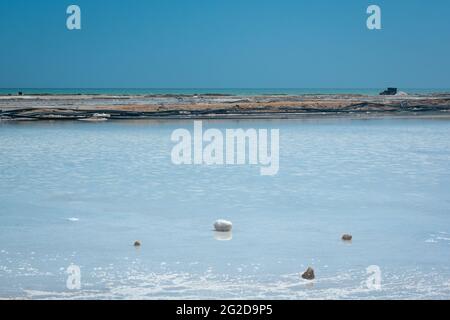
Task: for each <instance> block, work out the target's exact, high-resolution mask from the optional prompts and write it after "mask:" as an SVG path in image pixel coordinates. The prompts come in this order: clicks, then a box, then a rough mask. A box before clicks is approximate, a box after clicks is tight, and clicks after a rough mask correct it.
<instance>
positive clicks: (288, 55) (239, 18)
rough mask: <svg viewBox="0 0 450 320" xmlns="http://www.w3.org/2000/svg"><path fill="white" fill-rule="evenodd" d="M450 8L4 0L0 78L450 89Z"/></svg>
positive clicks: (411, 0)
mask: <svg viewBox="0 0 450 320" xmlns="http://www.w3.org/2000/svg"><path fill="white" fill-rule="evenodd" d="M70 4H77V5H79V6H80V7H81V10H82V30H81V31H68V30H67V29H66V18H67V15H66V8H67V6H68V5H70ZM370 4H378V5H380V6H381V8H382V23H383V30H381V31H369V30H368V29H367V28H366V18H367V15H366V9H367V6H368V5H370ZM449 17H450V1H448V0H433V1H425V0H395V1H393V0H390V1H378V0H373V1H364V0H345V1H338V0H314V1H313V0H309V1H302V0H277V1H276V0H258V1H253V0H190V1H188V0H128V1H124V0H73V1H65V0H39V1H38V0H33V1H30V0H14V1H13V0H0V40H1V44H0V87H3V88H5V87H28V88H45V87H61V88H70V87H72V88H89V87H93V88H98V87H103V88H108V87H129V88H131V87H135V88H158V87H159V88H168V87H178V88H187V87H203V88H204V87H211V88H222V87H232V88H238V87H242V88H259V87H261V88H273V87H275V88H283V87H284V88H305V87H306V88H327V87H332V88H336V87H341V88H349V87H358V88H364V87H384V86H388V85H396V86H398V87H403V88H450V19H449Z"/></svg>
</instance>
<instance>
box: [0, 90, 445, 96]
mask: <svg viewBox="0 0 450 320" xmlns="http://www.w3.org/2000/svg"><path fill="white" fill-rule="evenodd" d="M384 89H385V88H0V95H7V94H17V92H19V91H20V92H23V93H24V94H111V95H145V94H215V93H217V94H227V95H243V96H244V95H273V94H280V95H303V94H364V95H377V94H379V93H380V92H381V91H383V90H384ZM399 90H401V91H404V92H407V93H410V94H429V93H440V92H450V88H427V89H421V88H399Z"/></svg>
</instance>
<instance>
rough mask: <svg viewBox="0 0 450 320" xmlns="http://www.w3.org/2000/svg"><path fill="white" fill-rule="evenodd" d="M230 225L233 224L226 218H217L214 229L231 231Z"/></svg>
mask: <svg viewBox="0 0 450 320" xmlns="http://www.w3.org/2000/svg"><path fill="white" fill-rule="evenodd" d="M232 227H233V224H232V223H231V222H230V221H227V220H217V221H216V222H214V229H216V231H219V232H229V231H231V228H232Z"/></svg>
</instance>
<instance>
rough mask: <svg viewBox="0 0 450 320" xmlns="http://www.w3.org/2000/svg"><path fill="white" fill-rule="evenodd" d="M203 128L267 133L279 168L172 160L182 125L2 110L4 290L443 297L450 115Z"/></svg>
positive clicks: (448, 287) (449, 213)
mask: <svg viewBox="0 0 450 320" xmlns="http://www.w3.org/2000/svg"><path fill="white" fill-rule="evenodd" d="M204 127H205V128H217V129H219V130H225V129H227V128H243V129H248V128H257V129H258V128H265V129H279V130H280V171H279V173H278V175H276V176H272V177H270V176H260V175H259V168H258V167H255V166H250V165H243V166H189V165H182V166H176V165H174V164H172V162H171V158H170V154H171V148H172V146H173V142H171V140H170V136H171V133H172V132H173V130H175V129H177V128H187V129H190V128H192V122H191V121H118V122H114V121H108V122H104V123H82V122H70V121H69V122H10V121H5V122H0V298H27V299H76V298H79V299H165V298H167V299H172V298H186V299H194V298H206V299H215V298H230V299H238V298H254V299H262V298H269V299H313V298H318V299H325V298H328V299H366V298H367V299H377V298H388V299H412V298H418V299H425V298H427V299H449V298H450V193H449V190H450V139H449V137H450V121H449V120H445V119H399V118H396V119H390V118H383V119H372V120H357V119H349V118H345V119H342V118H341V119H331V118H328V119H309V120H259V121H251V120H239V121H231V120H229V121H205V122H204ZM220 218H224V219H228V220H231V221H232V222H233V232H232V238H231V239H229V240H228V241H219V240H218V239H217V234H215V233H214V232H213V230H212V229H213V227H212V224H213V222H214V221H215V220H216V219H220ZM344 233H351V234H352V235H353V241H352V242H351V243H345V242H343V241H341V239H340V237H341V235H342V234H344ZM135 240H140V241H141V242H142V246H141V247H140V248H135V247H133V243H134V241H135ZM71 265H76V266H78V267H79V268H80V271H81V279H80V282H81V288H80V289H75V290H71V289H70V288H68V287H67V286H66V284H67V279H68V274H67V269H68V267H69V266H71ZM372 265H376V266H378V267H379V268H380V270H381V287H380V289H379V290H374V289H373V288H368V287H367V285H366V281H367V279H368V277H369V274H368V273H367V268H368V267H369V266H372ZM308 266H311V267H313V268H314V269H315V273H316V280H314V281H312V282H308V281H306V280H303V279H301V277H300V275H301V273H302V272H303V271H304V270H305V269H306V268H307V267H308Z"/></svg>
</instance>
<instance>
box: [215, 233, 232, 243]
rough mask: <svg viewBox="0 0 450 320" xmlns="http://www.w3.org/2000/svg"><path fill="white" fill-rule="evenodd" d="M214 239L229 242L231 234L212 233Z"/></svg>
mask: <svg viewBox="0 0 450 320" xmlns="http://www.w3.org/2000/svg"><path fill="white" fill-rule="evenodd" d="M214 239H216V240H217V241H230V240H233V232H231V231H229V232H219V231H214Z"/></svg>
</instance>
